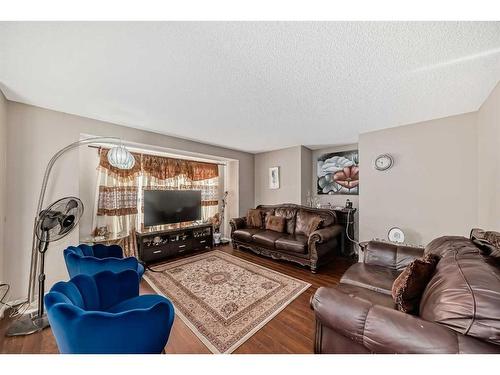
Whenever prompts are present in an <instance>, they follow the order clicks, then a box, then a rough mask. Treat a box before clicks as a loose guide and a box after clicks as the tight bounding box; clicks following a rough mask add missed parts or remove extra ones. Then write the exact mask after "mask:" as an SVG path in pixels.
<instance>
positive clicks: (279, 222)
mask: <svg viewBox="0 0 500 375" xmlns="http://www.w3.org/2000/svg"><path fill="white" fill-rule="evenodd" d="M285 225H286V219H285V218H284V217H280V216H274V215H271V216H269V217H268V218H267V220H266V229H268V230H273V231H275V232H280V233H283V232H284V231H285Z"/></svg>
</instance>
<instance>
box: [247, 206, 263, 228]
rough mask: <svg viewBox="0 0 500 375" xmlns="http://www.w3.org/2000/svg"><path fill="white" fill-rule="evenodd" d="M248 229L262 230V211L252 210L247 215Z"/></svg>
mask: <svg viewBox="0 0 500 375" xmlns="http://www.w3.org/2000/svg"><path fill="white" fill-rule="evenodd" d="M247 227H248V228H261V227H262V216H261V215H260V210H256V209H250V210H248V213H247Z"/></svg>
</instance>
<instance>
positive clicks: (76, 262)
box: [64, 244, 144, 277]
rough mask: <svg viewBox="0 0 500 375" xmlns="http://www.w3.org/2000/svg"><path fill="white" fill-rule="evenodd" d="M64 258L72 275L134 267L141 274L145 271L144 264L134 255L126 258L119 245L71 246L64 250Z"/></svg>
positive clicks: (117, 270) (119, 270) (116, 270)
mask: <svg viewBox="0 0 500 375" xmlns="http://www.w3.org/2000/svg"><path fill="white" fill-rule="evenodd" d="M64 260H65V262H66V268H67V269H68V273H69V276H70V277H75V276H77V275H79V274H86V275H94V274H96V273H98V272H101V271H105V270H109V271H113V272H121V271H124V270H127V269H133V270H135V271H136V272H137V273H138V274H139V275H140V276H142V274H143V273H144V267H143V265H142V264H140V263H139V262H138V261H137V259H136V258H134V257H127V258H124V257H123V250H122V248H121V247H120V246H118V245H110V246H107V245H102V244H97V245H93V246H89V245H85V244H81V245H78V246H69V247H68V248H67V249H65V250H64Z"/></svg>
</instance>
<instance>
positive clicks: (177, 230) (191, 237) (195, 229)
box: [136, 223, 213, 264]
mask: <svg viewBox="0 0 500 375" xmlns="http://www.w3.org/2000/svg"><path fill="white" fill-rule="evenodd" d="M155 229H156V228H155ZM136 240H137V251H138V253H139V254H138V255H139V259H140V260H142V261H143V262H145V263H147V264H149V263H156V262H162V261H165V260H167V259H169V258H173V257H176V256H178V255H184V254H186V253H190V252H196V251H200V250H205V249H207V248H212V247H213V228H212V224H196V223H188V224H184V223H183V224H175V225H168V226H163V227H161V229H159V230H150V229H147V228H146V229H143V230H141V231H139V232H137V233H136Z"/></svg>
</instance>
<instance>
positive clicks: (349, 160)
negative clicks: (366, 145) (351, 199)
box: [317, 150, 359, 195]
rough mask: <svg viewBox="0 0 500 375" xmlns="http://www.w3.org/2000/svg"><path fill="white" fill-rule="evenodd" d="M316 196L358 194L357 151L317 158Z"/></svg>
mask: <svg viewBox="0 0 500 375" xmlns="http://www.w3.org/2000/svg"><path fill="white" fill-rule="evenodd" d="M317 167H318V172H317V173H318V184H317V188H318V194H349V195H357V194H359V159H358V150H353V151H344V152H335V153H331V154H324V155H321V156H320V157H319V158H318V164H317Z"/></svg>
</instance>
